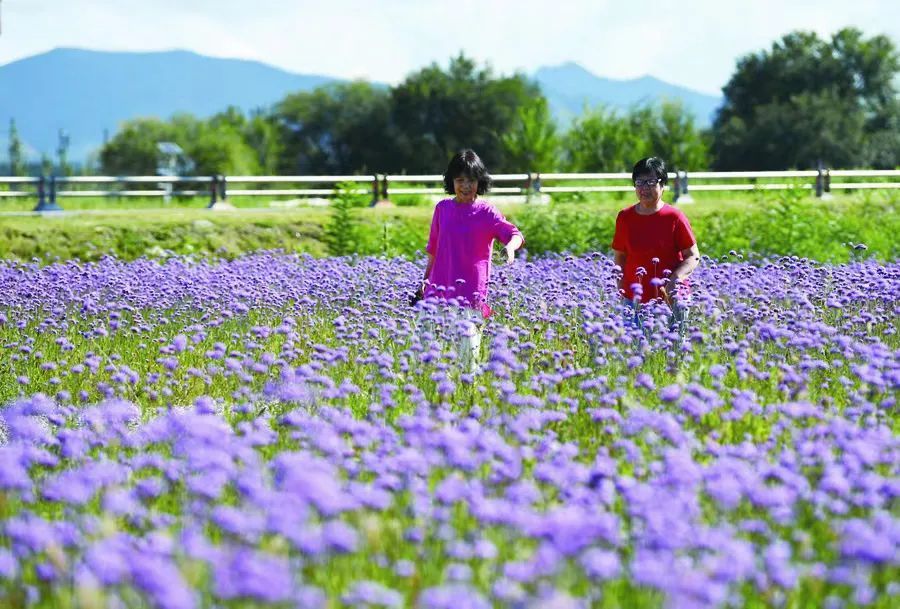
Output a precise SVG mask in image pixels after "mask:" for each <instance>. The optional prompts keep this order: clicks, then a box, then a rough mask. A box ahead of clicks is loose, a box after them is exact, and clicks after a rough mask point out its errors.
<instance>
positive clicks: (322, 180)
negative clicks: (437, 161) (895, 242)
mask: <svg viewBox="0 0 900 609" xmlns="http://www.w3.org/2000/svg"><path fill="white" fill-rule="evenodd" d="M491 177H492V178H493V180H494V187H493V188H492V189H491V192H492V193H494V194H496V195H500V196H508V195H518V196H520V197H523V198H524V199H525V200H532V199H533V198H534V197H535V196H536V195H545V194H549V195H552V194H554V193H560V194H562V193H598V192H629V191H631V190H632V186H631V184H630V182H631V174H629V173H509V174H497V175H493V176H491ZM871 178H879V179H881V180H885V179H888V178H890V181H860V180H869V179H871ZM669 180H670V189H671V190H672V192H673V193H674V197H675V200H676V201H679V200H690V197H691V194H690V193H692V192H714V191H720V192H727V191H752V190H785V189H789V188H804V189H808V190H811V191H815V194H816V196H818V197H824V198H827V197H828V195H829V193H830V192H831V190H858V189H896V188H900V170H857V169H831V170H829V169H819V170H807V171H729V172H721V171H697V172H691V173H688V172H684V171H679V172H672V173H670V174H669ZM697 180H701V181H702V183H699V184H697V183H694V184H690V185H689V181H694V182H696V181H697ZM760 180H765V181H764V182H760ZM772 180H776V181H774V182H773V181H772ZM442 182H443V176H441V175H437V174H434V175H384V174H373V175H334V176H223V175H215V176H124V177H113V176H69V177H53V176H51V177H2V176H0V211H2V208H3V203H2V202H3V199H7V198H26V199H27V198H33V199H36V201H37V204H36V206H35V208H34V211H57V210H60V209H62V208H61V206H60V204H59V201H60V200H61V199H65V198H72V197H111V198H116V197H155V196H158V197H161V198H162V199H163V200H165V201H168V200H169V199H170V198H171V197H190V196H207V195H208V196H209V207H211V208H216V207H217V206H218V204H219V203H222V202H225V201H227V200H228V198H229V197H232V196H233V197H328V196H332V195H334V194H335V192H336V186H337V185H338V184H348V183H349V184H350V191H351V192H353V193H355V194H365V195H370V196H371V198H372V202H373V203H375V202H377V201H379V200H389V199H390V198H391V196H398V195H399V196H402V195H438V194H441V193H443V192H444V190H443V185H442ZM235 184H238V185H241V188H234V185H235ZM83 185H91V186H95V187H100V186H105V187H106V188H102V189H101V188H94V189H85V188H83ZM138 185H150V186H151V188H146V187H145V188H136V187H135V186H138ZM248 186H249V188H248ZM254 186H255V188H254ZM260 186H265V187H264V188H260ZM154 187H155V188H154Z"/></svg>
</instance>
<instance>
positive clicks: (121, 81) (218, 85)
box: [0, 48, 721, 167]
mask: <svg viewBox="0 0 900 609" xmlns="http://www.w3.org/2000/svg"><path fill="white" fill-rule="evenodd" d="M531 78H533V79H534V80H535V81H536V82H537V83H538V84H539V85H540V87H541V89H542V91H543V93H544V95H545V96H546V97H547V100H548V102H549V103H550V107H551V110H552V112H553V114H554V116H555V117H556V118H557V120H558V121H559V122H560V123H561V124H567V123H568V122H569V121H570V120H571V119H572V118H573V117H574V116H577V115H579V114H580V113H581V112H582V111H583V109H584V108H585V107H593V106H596V105H598V104H605V105H607V106H609V107H612V108H617V109H624V108H627V107H629V106H632V105H634V104H637V103H642V102H646V101H652V100H658V99H662V98H668V99H677V100H681V101H682V103H684V105H685V106H686V107H687V108H688V109H689V110H690V111H691V112H693V113H694V115H695V116H696V117H697V122H698V123H699V124H700V125H703V126H705V125H708V124H709V123H710V121H711V119H712V116H713V113H714V112H715V110H716V108H717V107H718V106H719V105H720V103H721V98H720V97H717V96H713V95H707V94H704V93H699V92H697V91H693V90H691V89H687V88H685V87H679V86H677V85H673V84H670V83H667V82H664V81H662V80H659V79H657V78H654V77H652V76H644V77H642V78H636V79H631V80H615V79H610V78H602V77H599V76H596V75H594V74H592V73H591V72H589V71H587V70H585V69H584V68H583V67H581V66H579V65H578V64H576V63H565V64H562V65H559V66H553V67H542V68H539V69H538V70H536V71H535V72H534V73H533V74H532V75H531ZM339 80H340V79H337V78H331V77H329V76H323V75H311V74H294V73H291V72H288V71H285V70H282V69H279V68H276V67H273V66H270V65H267V64H264V63H260V62H258V61H249V60H243V59H220V58H213V57H207V56H204V55H199V54H197V53H194V52H191V51H161V52H143V53H136V52H108V51H92V50H84V49H68V48H60V49H54V50H52V51H48V52H46V53H42V54H39V55H34V56H32V57H27V58H25V59H20V60H17V61H13V62H11V63H8V64H5V65H3V66H0V159H2V161H0V167H2V166H4V165H5V164H6V160H7V159H6V156H7V154H6V149H7V141H8V135H9V133H8V132H9V121H10V119H15V121H16V128H17V130H18V132H19V137H20V138H21V139H22V141H23V143H24V147H25V154H26V157H27V159H28V160H29V161H36V160H38V159H39V158H40V156H41V155H42V154H46V155H48V156H50V157H53V156H55V154H56V148H57V146H58V142H59V135H60V131H61V130H62V131H63V132H64V133H65V134H66V135H67V136H68V138H69V146H70V147H69V158H70V159H71V160H72V161H75V162H84V161H85V160H86V159H87V158H88V157H89V155H90V154H91V153H96V151H97V150H98V149H99V147H100V146H101V145H102V143H103V139H104V137H112V135H113V134H114V133H115V131H116V129H117V128H118V126H119V125H120V124H121V123H122V122H123V121H126V120H128V119H132V118H137V117H147V116H156V117H159V118H163V119H165V118H168V117H170V116H171V115H172V114H174V113H176V112H189V113H191V114H194V115H196V116H199V117H207V116H210V115H212V114H215V113H216V112H218V111H220V110H224V109H225V108H226V107H228V106H237V107H239V108H241V109H242V110H244V111H245V112H248V111H250V110H253V109H256V108H264V107H268V106H271V105H272V104H274V103H276V102H277V101H279V100H280V99H282V98H283V97H284V96H285V95H287V94H288V93H291V92H296V91H306V90H311V89H314V88H315V87H318V86H320V85H323V84H327V83H330V82H337V81H339Z"/></svg>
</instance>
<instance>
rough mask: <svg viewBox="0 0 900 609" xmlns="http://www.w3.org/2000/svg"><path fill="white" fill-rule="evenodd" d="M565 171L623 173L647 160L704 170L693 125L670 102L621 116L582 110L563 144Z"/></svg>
mask: <svg viewBox="0 0 900 609" xmlns="http://www.w3.org/2000/svg"><path fill="white" fill-rule="evenodd" d="M562 147H563V150H564V153H565V156H566V159H567V167H568V169H569V170H570V171H574V172H596V171H609V172H623V171H624V172H629V171H631V168H632V166H633V165H634V163H635V161H637V160H638V159H640V158H643V157H647V156H659V157H662V158H663V159H665V161H666V162H667V163H668V165H669V167H670V168H690V169H693V170H697V169H703V168H706V167H707V166H708V164H709V158H708V157H709V154H708V145H707V143H706V141H705V138H704V135H703V133H702V132H701V131H700V129H698V128H697V126H696V123H695V119H694V117H693V115H692V114H690V112H688V111H687V109H685V107H684V106H683V105H682V104H681V103H680V102H676V101H668V100H666V101H663V102H661V103H659V104H652V105H651V104H645V105H641V106H636V107H634V108H632V109H631V110H629V111H628V112H626V113H624V114H620V113H618V112H616V111H614V110H611V109H609V108H604V107H600V108H595V109H593V110H590V109H586V110H585V111H584V113H583V114H582V115H581V116H580V117H578V118H576V119H575V122H574V123H573V125H572V128H571V129H570V130H569V132H568V133H567V134H566V135H565V137H564V138H563V146H562Z"/></svg>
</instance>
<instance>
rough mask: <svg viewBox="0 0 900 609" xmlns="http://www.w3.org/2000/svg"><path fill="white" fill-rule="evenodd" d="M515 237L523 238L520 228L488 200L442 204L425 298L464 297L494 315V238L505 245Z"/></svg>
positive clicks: (434, 222)
mask: <svg viewBox="0 0 900 609" xmlns="http://www.w3.org/2000/svg"><path fill="white" fill-rule="evenodd" d="M514 235H521V233H520V232H519V229H518V228H516V227H515V226H514V225H513V224H512V223H510V222H509V221H507V220H506V218H504V217H503V214H501V213H500V212H499V211H498V210H497V208H496V207H494V206H493V205H491V204H490V203H488V202H487V201H482V200H480V199H479V200H477V201H475V202H474V203H457V202H456V201H455V200H453V199H444V200H443V201H441V202H440V203H438V204H437V206H436V207H435V208H434V215H433V216H432V218H431V233H430V235H429V237H428V245H427V246H426V247H425V251H427V252H428V253H429V254H431V255H432V256H434V265H433V266H432V267H431V274H430V275H429V277H428V283H427V284H426V286H425V297H426V298H428V297H437V298H445V299H453V298H460V297H461V298H463V299H465V301H466V302H467V303H468V305H469V306H471V307H472V308H474V309H477V310H480V311H481V313H482V315H484V316H485V317H487V316H488V315H490V314H491V308H490V307H489V306H488V305H487V292H488V278H489V277H490V274H491V250H492V248H493V246H494V239H498V240H499V241H500V242H502V243H503V244H504V245H505V244H507V243H509V241H510V239H512V238H513V236H514Z"/></svg>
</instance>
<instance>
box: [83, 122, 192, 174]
mask: <svg viewBox="0 0 900 609" xmlns="http://www.w3.org/2000/svg"><path fill="white" fill-rule="evenodd" d="M175 134H176V129H175V126H174V125H173V124H171V123H165V122H163V121H161V120H159V119H155V118H139V119H135V120H131V121H126V122H125V123H124V124H123V125H122V127H121V128H120V129H119V131H118V132H117V133H116V134H115V136H113V138H112V139H110V140H109V141H108V142H107V143H106V145H105V146H104V147H103V149H102V150H101V151H100V164H101V166H102V168H103V172H104V173H105V174H107V175H155V174H156V165H157V159H158V154H159V153H158V151H157V149H156V144H157V143H158V142H171V141H173V140H174V139H175Z"/></svg>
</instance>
